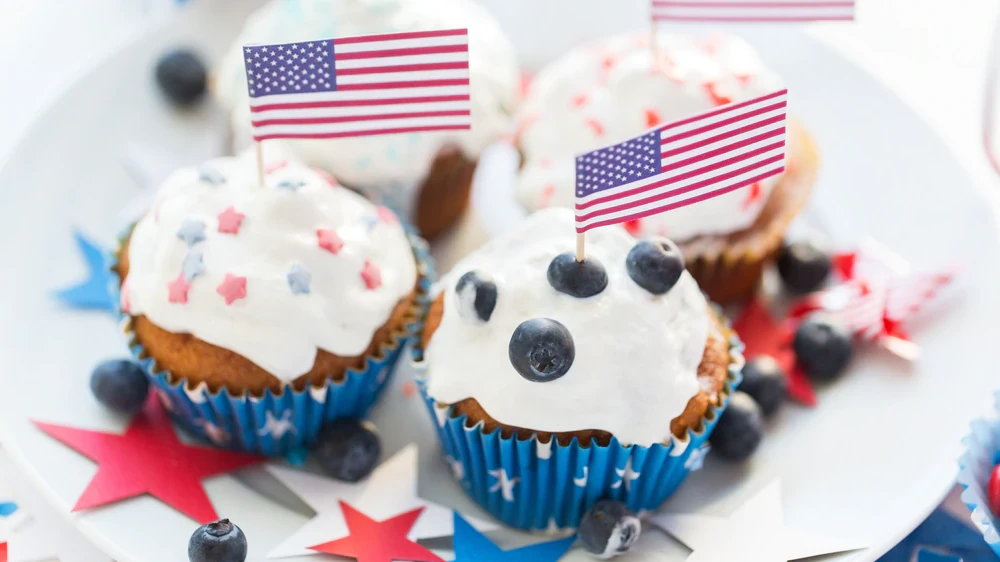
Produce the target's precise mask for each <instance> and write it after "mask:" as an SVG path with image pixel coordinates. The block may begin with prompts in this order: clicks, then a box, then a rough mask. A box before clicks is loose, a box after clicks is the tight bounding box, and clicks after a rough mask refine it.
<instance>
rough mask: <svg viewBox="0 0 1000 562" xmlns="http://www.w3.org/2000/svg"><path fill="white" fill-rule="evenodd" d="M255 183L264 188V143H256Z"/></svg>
mask: <svg viewBox="0 0 1000 562" xmlns="http://www.w3.org/2000/svg"><path fill="white" fill-rule="evenodd" d="M254 144H255V145H257V183H259V184H260V186H261V187H264V143H263V142H261V141H257V142H255V143H254Z"/></svg>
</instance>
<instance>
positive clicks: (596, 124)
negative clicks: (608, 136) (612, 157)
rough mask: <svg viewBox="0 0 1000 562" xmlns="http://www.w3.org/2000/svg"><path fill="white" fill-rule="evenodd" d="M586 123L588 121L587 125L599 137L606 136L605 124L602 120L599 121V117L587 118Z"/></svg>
mask: <svg viewBox="0 0 1000 562" xmlns="http://www.w3.org/2000/svg"><path fill="white" fill-rule="evenodd" d="M584 123H586V124H587V126H588V127H590V128H591V130H593V131H594V134H595V135H597V136H599V137H603V136H604V125H602V124H601V122H600V121H598V120H597V119H586V120H584Z"/></svg>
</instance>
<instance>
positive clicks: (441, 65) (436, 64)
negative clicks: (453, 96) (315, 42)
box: [337, 61, 469, 89]
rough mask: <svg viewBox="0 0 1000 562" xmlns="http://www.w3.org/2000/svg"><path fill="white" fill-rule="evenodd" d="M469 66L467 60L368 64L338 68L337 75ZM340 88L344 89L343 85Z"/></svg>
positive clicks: (463, 68) (454, 68) (458, 68)
mask: <svg viewBox="0 0 1000 562" xmlns="http://www.w3.org/2000/svg"><path fill="white" fill-rule="evenodd" d="M467 68H469V63H468V62H467V61H458V62H431V63H426V64H397V65H395V66H368V67H365V68H345V69H343V70H339V69H338V70H337V76H356V75H358V74H385V73H387V72H420V71H421V70H465V69H467ZM340 89H343V87H341V88H340Z"/></svg>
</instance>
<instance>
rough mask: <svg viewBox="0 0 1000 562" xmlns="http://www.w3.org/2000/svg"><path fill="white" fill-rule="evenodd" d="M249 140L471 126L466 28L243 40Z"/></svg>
mask: <svg viewBox="0 0 1000 562" xmlns="http://www.w3.org/2000/svg"><path fill="white" fill-rule="evenodd" d="M243 55H244V60H245V62H246V70H247V86H248V88H249V92H250V118H251V124H252V126H253V136H254V140H257V141H262V140H267V139H276V138H296V139H322V138H336V137H353V136H368V135H383V134H391V133H410V132H419V131H445V130H460V129H469V128H470V127H471V124H472V121H471V115H470V102H469V34H468V31H467V30H465V29H446V30H438V31H418V32H409V33H385V34H380V35H364V36H359V37H342V38H337V39H324V40H317V41H303V42H300V43H283V44H275V45H247V46H245V47H244V48H243Z"/></svg>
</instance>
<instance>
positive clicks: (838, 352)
mask: <svg viewBox="0 0 1000 562" xmlns="http://www.w3.org/2000/svg"><path fill="white" fill-rule="evenodd" d="M792 347H793V348H794V349H795V359H796V361H797V362H798V364H799V366H800V367H802V369H803V370H804V371H805V372H806V374H807V375H809V378H811V379H815V380H819V381H830V380H833V379H835V378H837V377H838V376H839V375H840V374H841V373H843V372H844V369H845V368H846V367H847V364H848V363H849V362H850V361H851V355H852V353H853V351H854V343H853V342H852V341H851V334H849V333H848V332H847V330H846V329H845V328H844V327H843V326H841V325H840V324H837V323H834V322H830V321H828V320H825V319H823V318H809V319H807V320H806V321H805V322H803V323H802V324H800V325H799V328H798V329H797V330H795V339H794V341H793V342H792Z"/></svg>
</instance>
